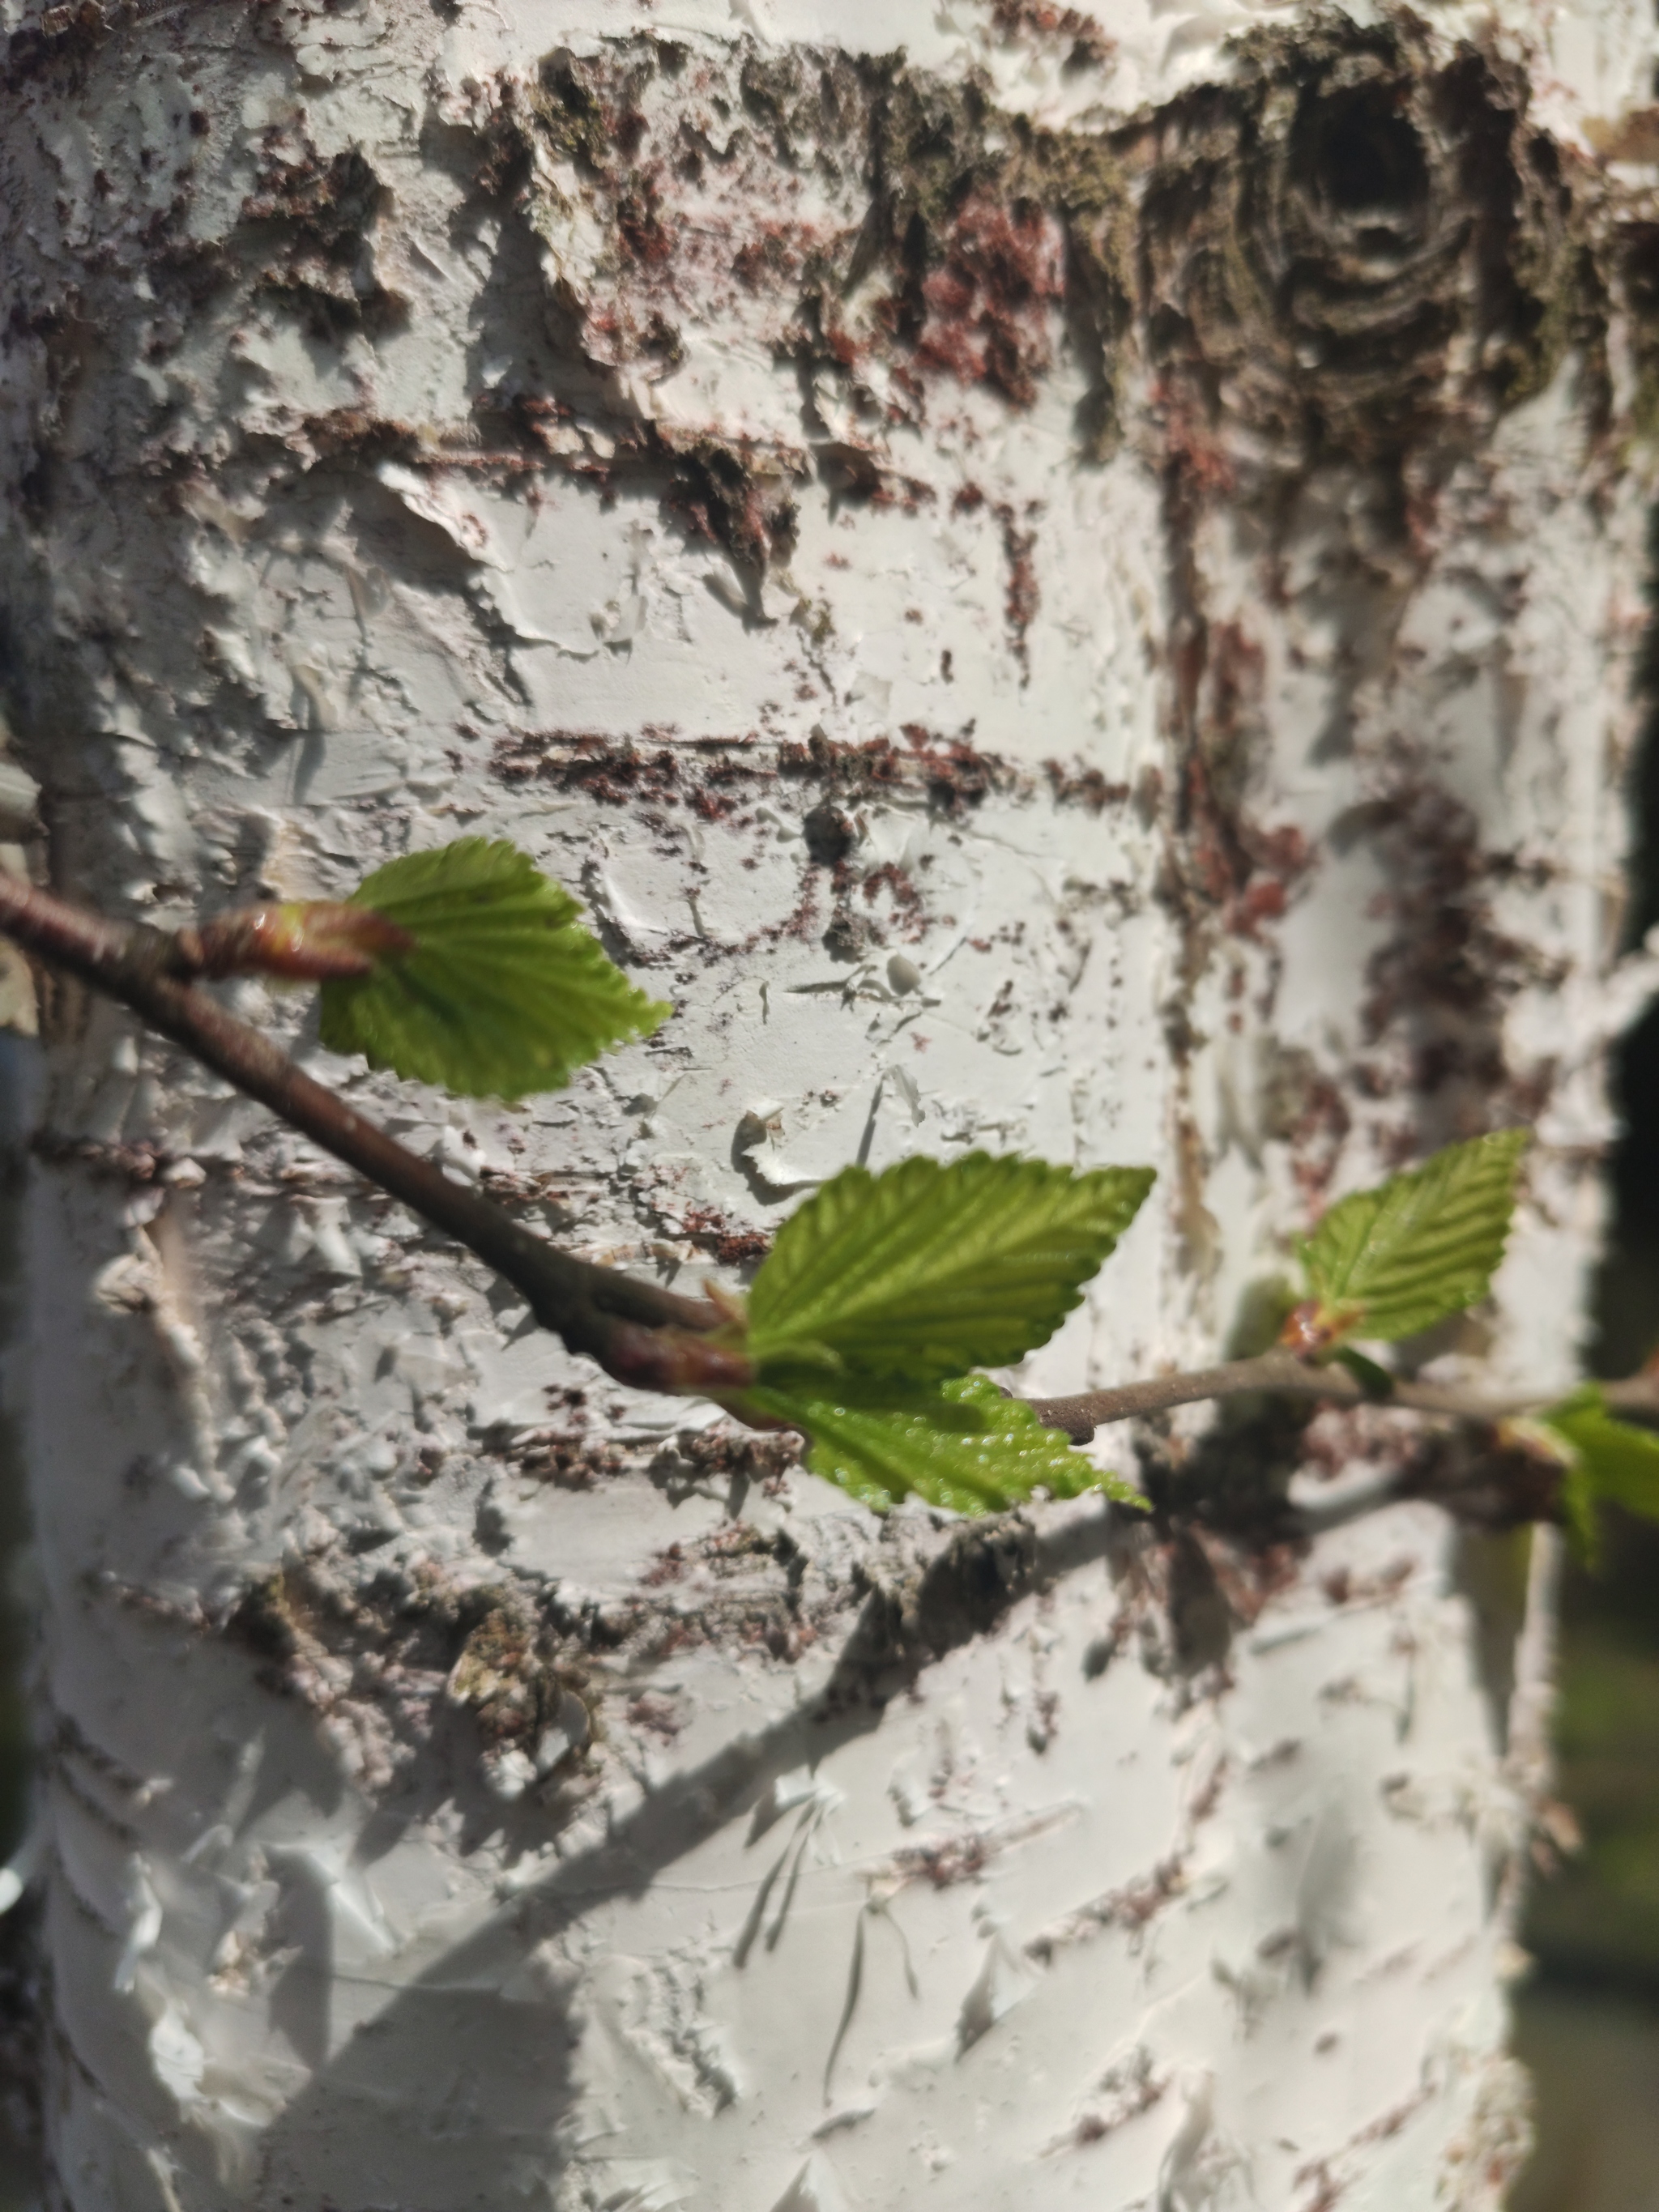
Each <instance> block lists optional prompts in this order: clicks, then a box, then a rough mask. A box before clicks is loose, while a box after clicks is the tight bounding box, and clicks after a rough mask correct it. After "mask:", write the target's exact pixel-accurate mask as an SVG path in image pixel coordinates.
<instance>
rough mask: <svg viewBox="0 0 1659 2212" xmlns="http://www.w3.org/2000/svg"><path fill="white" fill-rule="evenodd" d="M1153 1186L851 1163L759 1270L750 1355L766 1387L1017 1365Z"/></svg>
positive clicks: (1019, 1170) (997, 1167)
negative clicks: (806, 1377)
mask: <svg viewBox="0 0 1659 2212" xmlns="http://www.w3.org/2000/svg"><path fill="white" fill-rule="evenodd" d="M1151 1187H1152V1170H1151V1169H1150V1168H1097V1169H1094V1170H1091V1171H1090V1172H1089V1173H1087V1174H1081V1175H1079V1174H1076V1173H1074V1172H1073V1170H1071V1169H1069V1168H1060V1167H1052V1166H1050V1165H1048V1164H1047V1163H1046V1162H1044V1161H1042V1160H1024V1159H1017V1158H1012V1156H1005V1157H1003V1158H995V1159H994V1158H991V1157H990V1156H989V1155H988V1154H987V1153H985V1152H969V1154H968V1156H967V1158H965V1159H960V1160H956V1161H953V1162H951V1164H949V1165H948V1166H947V1165H946V1164H944V1163H943V1162H941V1161H939V1160H930V1159H922V1158H916V1159H908V1160H902V1161H901V1162H900V1163H899V1164H898V1165H897V1166H896V1167H891V1168H889V1169H887V1170H885V1172H884V1173H883V1174H881V1175H872V1174H871V1173H870V1171H869V1170H868V1169H866V1168H860V1167H850V1168H843V1169H842V1172H841V1173H840V1174H839V1175H838V1176H836V1177H835V1178H834V1179H833V1180H832V1181H831V1182H827V1183H825V1184H824V1186H823V1188H822V1189H821V1190H820V1191H818V1192H817V1194H816V1195H815V1196H814V1197H812V1198H810V1199H809V1200H807V1202H806V1204H805V1206H802V1207H801V1208H800V1210H799V1212H797V1213H793V1214H792V1215H791V1216H790V1218H789V1219H788V1220H787V1221H786V1222H785V1223H784V1225H783V1226H782V1228H781V1230H780V1231H778V1237H777V1242H776V1243H775V1245H774V1247H773V1249H772V1251H771V1253H770V1255H769V1257H768V1258H767V1259H766V1260H765V1261H764V1262H763V1265H762V1267H761V1270H760V1273H758V1274H757V1276H756V1278H755V1282H754V1287H753V1289H752V1290H751V1291H750V1298H749V1343H748V1349H749V1354H750V1358H752V1359H753V1360H754V1361H755V1362H756V1363H757V1368H758V1370H759V1371H760V1374H761V1378H762V1380H763V1381H764V1382H771V1381H773V1380H775V1379H778V1378H780V1377H782V1376H795V1375H797V1374H798V1371H799V1370H803V1369H813V1368H816V1369H817V1370H819V1371H820V1372H821V1373H823V1375H824V1376H826V1377H827V1376H836V1375H842V1374H848V1373H853V1374H864V1375H903V1376H906V1377H908V1379H909V1380H911V1381H913V1382H921V1381H926V1380H928V1379H930V1378H933V1377H935V1376H944V1375H959V1374H961V1373H962V1372H963V1370H965V1369H967V1368H969V1367H994V1366H1000V1365H1002V1364H1005V1363H1006V1362H1008V1361H1010V1360H1015V1359H1019V1358H1023V1357H1024V1354H1025V1353H1026V1352H1030V1350H1031V1349H1032V1347H1033V1346H1036V1345H1039V1344H1042V1343H1043V1342H1045V1341H1046V1340H1047V1339H1048V1337H1050V1336H1052V1335H1053V1334H1054V1330H1055V1329H1056V1328H1058V1327H1059V1325H1060V1322H1061V1321H1062V1320H1063V1319H1064V1318H1065V1316H1066V1315H1067V1314H1068V1313H1069V1312H1070V1311H1071V1310H1072V1308H1073V1306H1074V1305H1076V1304H1078V1302H1079V1298H1080V1297H1082V1294H1083V1285H1084V1284H1085V1283H1086V1282H1087V1281H1088V1279H1089V1278H1090V1276H1091V1275H1092V1274H1093V1273H1095V1271H1096V1269H1097V1268H1098V1267H1099V1266H1100V1264H1101V1262H1102V1261H1103V1260H1104V1259H1105V1258H1106V1256H1107V1255H1108V1254H1109V1252H1110V1251H1111V1249H1112V1248H1113V1247H1114V1245H1115V1243H1117V1240H1118V1238H1119V1237H1121V1235H1122V1233H1123V1231H1124V1230H1125V1229H1127V1226H1128V1225H1129V1223H1130V1222H1131V1221H1132V1220H1133V1218H1134V1216H1135V1212H1136V1209H1137V1208H1138V1207H1139V1205H1140V1202H1141V1200H1143V1199H1144V1198H1145V1197H1146V1193H1147V1191H1148V1190H1149V1189H1150V1188H1151ZM829 1387H830V1386H829V1384H828V1383H827V1382H826V1384H825V1388H826V1389H829Z"/></svg>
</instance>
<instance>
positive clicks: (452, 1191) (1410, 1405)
mask: <svg viewBox="0 0 1659 2212" xmlns="http://www.w3.org/2000/svg"><path fill="white" fill-rule="evenodd" d="M0 931H3V933H5V934H6V935H8V936H9V937H11V938H13V939H15V940H16V942H17V943H18V944H20V945H23V946H24V947H25V948H26V949H27V951H30V952H32V953H33V954H35V955H36V956H37V957H40V958H41V959H44V960H47V961H50V962H52V964H53V965H54V966H57V967H59V968H64V969H68V970H69V972H70V974H72V975H78V976H79V977H80V978H81V979H82V981H83V982H86V983H88V984H90V985H91V986H92V987H94V989H96V990H99V991H101V992H103V993H105V994H106V995H107V996H108V997H111V998H113V999H117V1000H120V1001H121V1003H122V1004H123V1005H125V1006H131V1008H132V1009H133V1011H134V1012H136V1013H137V1014H139V1015H141V1016H142V1017H143V1019H144V1020H145V1021H146V1022H147V1023H149V1025H150V1027H151V1028H152V1029H155V1030H159V1031H160V1032H161V1035H162V1036H167V1037H169V1038H171V1039H172V1041H173V1042H174V1043H175V1044H177V1045H179V1046H181V1047H182V1048H183V1049H184V1050H185V1051H186V1052H188V1053H189V1054H191V1056H192V1057H193V1058H194V1059H196V1060H200V1061H201V1063H202V1064H203V1066H206V1067H209V1068H211V1069H212V1070H213V1072H214V1073H216V1074H217V1075H221V1076H222V1077H223V1078H224V1079H225V1080H226V1081H227V1082H228V1083H232V1084H234V1085H235V1086H236V1088H237V1089H238V1090H239V1091H245V1092H246V1094H247V1096H248V1097H251V1098H254V1099H257V1100H258V1102H259V1103H260V1104H261V1105H263V1106H266V1107H268V1108H269V1109H270V1111H271V1112H272V1113H273V1114H275V1115H276V1117H277V1118H278V1120H280V1121H285V1122H286V1123H287V1124H288V1125H289V1127H291V1128H295V1129H297V1130H299V1131H300V1133H301V1134H302V1135H304V1136H307V1137H309V1138H310V1139H311V1140H312V1141H313V1144H317V1145H319V1146H322V1148H323V1150H324V1151H325V1152H331V1153H332V1154H333V1155H334V1157H335V1158H337V1159H339V1160H343V1162H344V1163H345V1164H346V1165H347V1166H348V1167H351V1168H355V1169H356V1170H357V1171H358V1173H359V1174H360V1175H362V1176H366V1177H367V1178H368V1181H369V1182H372V1183H374V1184H375V1185H376V1186H378V1188H380V1189H382V1190H384V1191H386V1192H388V1193H389V1194H391V1195H392V1197H393V1198H396V1199H398V1200H401V1201H402V1203H403V1204H404V1205H405V1206H408V1207H409V1208H410V1211H411V1212H415V1213H417V1214H419V1215H420V1216H421V1217H422V1219H424V1220H427V1221H429V1222H430V1223H431V1224H432V1225H434V1227H435V1228H437V1229H441V1230H442V1231H444V1233H445V1234H446V1235H447V1236H450V1237H453V1238H454V1239H455V1241H456V1242H457V1243H459V1244H461V1245H463V1246H465V1249H467V1250H468V1251H470V1252H471V1253H473V1254H474V1255H476V1256H477V1258H478V1259H480V1260H482V1261H483V1262H484V1264H485V1265H486V1266H487V1267H491V1268H493V1269H494V1270H495V1273H497V1274H499V1275H501V1277H502V1278H503V1279H505V1280H506V1281H507V1282H509V1283H511V1284H512V1285H513V1287H514V1288H515V1289H516V1290H518V1291H520V1292H521V1293H522V1295H523V1296H524V1297H525V1298H526V1299H527V1300H528V1302H529V1304H530V1309H531V1311H532V1313H533V1314H534V1315H535V1316H536V1319H537V1321H538V1322H539V1323H540V1325H541V1326H542V1327H543V1328H547V1329H550V1330H551V1331H552V1332H553V1333H554V1334H556V1335H557V1336H559V1337H561V1338H562V1339H563V1340H564V1342H565V1344H566V1345H567V1346H568V1347H569V1348H570V1350H571V1351H573V1352H586V1353H587V1354H588V1355H589V1356H590V1357H591V1358H593V1359H595V1360H597V1361H598V1362H599V1365H600V1366H601V1367H603V1368H604V1369H605V1371H606V1372H607V1373H608V1374H611V1375H614V1376H617V1379H618V1380H619V1381H621V1382H624V1383H631V1384H632V1385H634V1386H635V1388H637V1389H647V1390H662V1391H668V1392H672V1393H676V1394H678V1395H695V1396H708V1395H721V1396H726V1395H729V1394H731V1393H734V1392H739V1391H741V1390H742V1389H744V1388H745V1387H746V1386H747V1385H748V1384H749V1383H750V1382H751V1381H752V1379H753V1377H752V1374H751V1371H750V1367H749V1364H748V1363H747V1361H746V1360H744V1358H742V1357H741V1356H740V1355H739V1354H738V1352H735V1351H733V1350H732V1349H731V1348H730V1347H728V1346H726V1345H724V1344H722V1343H720V1342H717V1341H711V1336H712V1334H714V1332H717V1331H719V1330H720V1329H721V1328H723V1327H725V1326H726V1323H727V1321H728V1318H729V1317H728V1316H727V1315H726V1314H725V1313H724V1312H722V1311H721V1310H720V1308H719V1307H718V1306H716V1305H714V1304H712V1303H710V1302H708V1301H705V1300H702V1299H691V1298H683V1297H678V1296H677V1295H676V1294H675V1293H674V1292H672V1291H668V1290H665V1289H664V1288H663V1287H662V1286H661V1285H659V1284H656V1283H652V1282H648V1281H647V1280H645V1279H642V1278H641V1277H639V1276H635V1275H627V1274H623V1273H622V1272H621V1271H620V1270H619V1269H617V1268H614V1267H598V1266H595V1265H594V1264H593V1263H592V1262H591V1261H585V1260H578V1259H576V1258H575V1257H574V1255H571V1254H569V1253H568V1252H564V1251H562V1250H560V1249H559V1248H558V1246H556V1245H555V1244H550V1243H548V1242H547V1241H546V1239H545V1238H544V1237H537V1236H534V1235H532V1232H531V1231H529V1230H527V1229H526V1228H525V1227H524V1226H523V1225H521V1224H520V1223H519V1222H517V1221H515V1220H513V1218H512V1216H511V1215H510V1214H508V1213H506V1212H503V1211H502V1209H501V1207H500V1206H496V1205H495V1204H494V1203H493V1202H492V1201H491V1200H489V1199H488V1198H486V1197H484V1196H483V1194H482V1193H481V1192H479V1191H476V1190H473V1189H471V1188H469V1187H468V1186H467V1185H466V1184H465V1183H459V1182H453V1181H452V1180H451V1179H450V1178H449V1177H448V1176H446V1175H445V1174H443V1172H442V1171H441V1170H440V1169H439V1168H437V1167H435V1165H434V1164H433V1163H432V1162H431V1161H429V1160H424V1159H422V1158H420V1156H419V1155H418V1154H417V1153H415V1152H410V1150H409V1149H408V1147H407V1146H404V1145H400V1144H399V1143H398V1140H397V1139H396V1138H395V1137H393V1136H392V1135H390V1134H389V1133H387V1132H386V1130H385V1129H383V1128H381V1127H380V1125H379V1123H378V1122H375V1121H371V1120H370V1119H369V1118H368V1115H364V1114H360V1113H359V1112H358V1111H357V1110H356V1108H355V1107H352V1106H349V1105H347V1103H345V1101H344V1100H343V1098H341V1097H338V1096H337V1094H336V1093H335V1092H333V1091H329V1090H327V1089H325V1087H324V1085H321V1084H320V1083H318V1082H316V1081H314V1080H313V1078H312V1077H310V1076H308V1075H307V1073H305V1071H304V1070H303V1069H302V1068H301V1067H300V1066H297V1065H296V1064H295V1062H294V1061H293V1060H290V1059H289V1056H288V1055H287V1054H285V1053H283V1052H282V1051H280V1050H279V1049H278V1048H277V1047H276V1045H274V1044H272V1043H271V1042H270V1040H269V1039H268V1038H266V1037H264V1036H262V1035H261V1034H260V1033H259V1031H258V1030H254V1029H252V1028H250V1027H249V1026H248V1024H246V1023H245V1022H240V1021H238V1020H237V1019H236V1018H235V1017H234V1015H232V1014H230V1013H228V1012H226V1010H225V1009H224V1008H223V1007H222V1006H220V1005H219V1003H218V1001H217V1000H215V999H212V998H210V997H209V996H208V995H207V994H206V993H205V992H204V991H201V990H199V989H198V988H197V987H195V985H194V984H192V983H191V982H189V981H182V980H180V972H179V971H180V969H182V970H183V971H184V973H185V975H188V974H190V973H192V972H195V971H196V970H197V969H199V967H200V964H201V963H200V962H199V960H193V959H192V958H191V944H190V942H189V939H188V936H187V937H186V941H185V944H184V945H180V943H179V940H177V939H174V938H172V937H169V936H167V935H166V934H164V933H161V932H160V931H157V930H154V929H149V928H147V927H144V926H143V925H142V924H138V925H132V926H126V927H124V926H122V925H121V924H119V923H116V922H112V921H107V920H106V918H105V917H104V916H102V915H97V914H92V913H88V912H87V911H86V910H85V909H83V908H77V907H73V906H70V904H69V903H68V902H66V901H64V900H63V899H59V898H57V897H54V896H52V893H51V892H49V891H45V890H39V889H37V888H36V887H35V886H33V885H32V884H27V883H24V882H23V881H21V878H17V877H15V876H10V875H7V874H5V873H4V872H0ZM1601 1388H1602V1393H1603V1396H1604V1398H1605V1399H1606V1401H1607V1405H1608V1407H1610V1408H1611V1409H1612V1410H1613V1412H1615V1413H1623V1414H1625V1415H1626V1416H1628V1417H1632V1418H1634V1419H1638V1420H1642V1419H1646V1420H1650V1421H1654V1422H1656V1423H1659V1376H1647V1375H1637V1376H1631V1377H1630V1378H1629V1379H1628V1380H1626V1381H1625V1382H1622V1383H1606V1384H1603V1385H1602V1386H1601ZM1262 1392H1272V1393H1276V1394H1278V1395H1281V1396H1291V1397H1298V1398H1313V1399H1319V1400H1322V1401H1325V1402H1327V1403H1328V1404H1332V1405H1345V1406H1358V1405H1365V1404H1373V1403H1377V1402H1382V1403H1386V1404H1389V1405H1394V1406H1401V1407H1406V1408H1407V1409H1408V1410H1410V1411H1412V1412H1414V1413H1437V1414H1439V1415H1442V1416H1443V1417H1444V1418H1447V1419H1453V1420H1458V1421H1467V1422H1474V1423H1478V1424H1484V1425H1489V1426H1490V1425H1496V1424H1497V1423H1498V1422H1500V1421H1503V1420H1505V1419H1514V1418H1516V1416H1518V1415H1522V1414H1526V1413H1535V1412H1539V1411H1541V1410H1542V1409H1543V1408H1544V1407H1547V1406H1548V1405H1549V1404H1551V1403H1552V1402H1553V1399H1552V1398H1550V1397H1538V1396H1531V1397H1527V1396H1509V1397H1502V1398H1493V1397H1487V1396H1482V1395H1479V1394H1475V1393H1471V1392H1469V1391H1466V1390H1460V1389H1455V1388H1451V1387H1449V1386H1446V1385H1444V1384H1440V1383H1417V1382H1413V1381H1410V1380H1407V1379H1401V1380H1398V1381H1395V1382H1394V1383H1392V1385H1391V1387H1390V1389H1389V1393H1388V1395H1387V1396H1386V1398H1384V1399H1381V1400H1379V1398H1378V1395H1377V1394H1376V1392H1375V1391H1374V1390H1372V1389H1367V1387H1366V1386H1365V1385H1364V1383H1361V1382H1360V1381H1359V1380H1358V1377H1357V1376H1354V1375H1352V1373H1350V1372H1349V1370H1347V1369H1346V1368H1345V1367H1342V1366H1340V1365H1335V1364H1323V1365H1320V1364H1314V1363H1312V1362H1310V1361H1308V1360H1304V1359H1303V1358H1299V1357H1298V1356H1297V1354H1296V1353H1294V1352H1288V1351H1285V1350H1274V1351H1272V1352H1263V1353H1261V1354H1260V1355H1259V1356H1258V1357H1256V1358H1252V1359H1233V1360H1229V1361H1226V1362H1225V1364H1222V1365H1220V1366H1217V1367H1202V1368H1198V1369H1195V1370H1192V1371H1190V1372H1188V1373H1185V1374H1177V1375H1160V1376H1149V1377H1147V1378H1146V1380H1144V1381H1142V1382H1139V1383H1121V1384H1119V1385H1118V1386H1117V1387H1116V1388H1115V1389H1109V1390H1086V1391H1083V1392H1080V1393H1079V1394H1077V1395H1074V1396H1071V1397H1063V1398H1035V1399H1030V1400H1029V1401H1027V1402H1028V1403H1029V1404H1030V1406H1031V1407H1032V1408H1033V1410H1034V1411H1035V1412H1036V1415H1037V1417H1038V1419H1040V1420H1042V1422H1043V1423H1044V1425H1046V1426H1048V1427H1050V1428H1054V1429H1058V1430H1060V1431H1063V1432H1064V1433H1065V1434H1066V1435H1067V1436H1069V1437H1071V1438H1072V1440H1073V1442H1074V1443H1087V1441H1088V1440H1089V1438H1090V1437H1091V1436H1092V1435H1093V1434H1094V1432H1095V1431H1096V1430H1097V1428H1103V1427H1106V1426H1108V1425H1110V1424H1111V1423H1113V1422H1116V1421H1127V1420H1134V1419H1140V1418H1142V1417H1144V1416H1145V1415H1146V1414H1149V1413H1163V1412H1165V1411H1167V1410H1168V1409H1169V1408H1170V1407H1176V1406H1184V1405H1191V1404H1194V1403H1197V1402H1198V1401H1201V1400H1206V1399H1225V1398H1235V1397H1239V1396H1243V1395H1247V1394H1251V1393H1255V1394H1260V1393H1262ZM1555 1395H1556V1396H1559V1393H1557V1394H1555Z"/></svg>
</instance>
